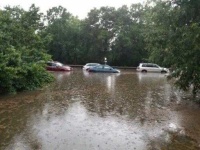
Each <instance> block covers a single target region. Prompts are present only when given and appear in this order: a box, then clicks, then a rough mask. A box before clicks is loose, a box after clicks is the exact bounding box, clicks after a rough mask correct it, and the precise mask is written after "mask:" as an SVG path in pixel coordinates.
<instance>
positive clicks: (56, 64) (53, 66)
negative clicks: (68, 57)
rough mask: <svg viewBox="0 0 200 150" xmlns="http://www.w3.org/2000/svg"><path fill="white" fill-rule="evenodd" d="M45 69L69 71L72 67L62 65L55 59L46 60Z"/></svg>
mask: <svg viewBox="0 0 200 150" xmlns="http://www.w3.org/2000/svg"><path fill="white" fill-rule="evenodd" d="M46 69H47V70H49V71H71V70H72V67H70V66H67V65H64V64H62V63H60V62H57V61H49V62H47V66H46Z"/></svg>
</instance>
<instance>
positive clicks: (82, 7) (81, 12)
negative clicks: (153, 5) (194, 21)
mask: <svg viewBox="0 0 200 150" xmlns="http://www.w3.org/2000/svg"><path fill="white" fill-rule="evenodd" d="M144 1H145V0H1V2H0V8H3V7H5V6H7V5H10V6H20V7H22V8H24V9H25V10H28V8H29V7H30V6H31V4H35V5H36V6H37V7H40V10H41V12H46V11H47V10H48V9H49V8H52V7H55V6H59V5H61V6H63V7H64V8H66V9H67V11H68V12H70V13H71V14H73V15H74V16H78V17H79V18H80V19H83V18H85V17H86V16H87V13H88V12H89V11H90V10H91V9H93V8H94V7H96V8H100V7H101V6H113V7H115V8H118V7H121V6H122V5H127V6H130V5H131V4H133V3H138V2H140V3H143V2H144Z"/></svg>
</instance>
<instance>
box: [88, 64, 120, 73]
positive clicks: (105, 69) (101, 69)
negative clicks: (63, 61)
mask: <svg viewBox="0 0 200 150" xmlns="http://www.w3.org/2000/svg"><path fill="white" fill-rule="evenodd" d="M88 71H89V72H105V73H120V70H117V69H114V68H112V67H111V66H109V65H98V66H95V67H92V68H89V69H88Z"/></svg>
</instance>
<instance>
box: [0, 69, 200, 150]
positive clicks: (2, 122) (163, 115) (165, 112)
mask: <svg viewBox="0 0 200 150" xmlns="http://www.w3.org/2000/svg"><path fill="white" fill-rule="evenodd" d="M53 74H54V75H55V77H56V81H55V82H54V83H53V84H51V85H50V86H48V87H45V88H44V89H42V90H37V91H32V92H23V93H19V94H17V95H9V96H1V97H0V150H198V149H200V116H199V114H200V107H199V106H198V105H197V104H194V103H193V102H190V101H188V99H191V98H190V95H189V94H188V93H184V92H181V91H179V90H177V89H176V88H174V87H173V86H172V84H171V83H170V82H169V81H167V79H166V75H164V74H156V73H146V74H143V73H137V72H134V71H131V70H129V71H126V70H122V71H121V73H120V74H106V73H88V72H84V71H82V70H81V69H75V70H74V71H73V72H57V73H53Z"/></svg>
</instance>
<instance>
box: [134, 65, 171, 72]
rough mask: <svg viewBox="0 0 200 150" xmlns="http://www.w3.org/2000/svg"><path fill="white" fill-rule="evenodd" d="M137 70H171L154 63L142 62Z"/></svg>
mask: <svg viewBox="0 0 200 150" xmlns="http://www.w3.org/2000/svg"><path fill="white" fill-rule="evenodd" d="M136 70H137V71H139V72H159V73H168V72H169V69H167V68H163V67H160V66H159V65H157V64H153V63H140V64H139V66H138V67H137V69H136Z"/></svg>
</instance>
